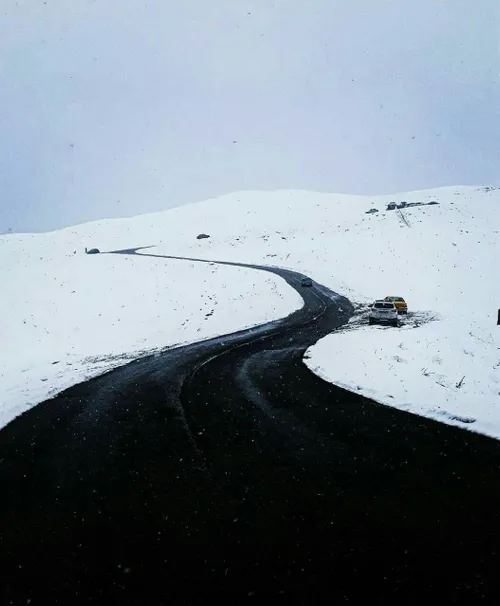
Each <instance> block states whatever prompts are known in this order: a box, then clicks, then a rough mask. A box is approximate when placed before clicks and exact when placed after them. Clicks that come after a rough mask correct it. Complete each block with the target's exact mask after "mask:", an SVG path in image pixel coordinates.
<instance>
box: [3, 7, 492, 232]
mask: <svg viewBox="0 0 500 606" xmlns="http://www.w3.org/2000/svg"><path fill="white" fill-rule="evenodd" d="M499 37H500V1H499V0H474V1H472V0H418V1H417V0H415V1H413V0H274V1H273V0H1V5H0V108H1V112H0V187H1V201H0V233H1V232H3V231H6V230H7V229H8V228H12V229H13V230H14V231H42V230H48V229H55V228H58V227H61V226H65V225H70V224H75V223H80V222H83V221H87V220H92V219H97V218H102V217H113V216H128V215H134V214H139V213H144V212H149V211H157V210H162V209H166V208H169V207H172V206H177V205H180V204H184V203H186V202H193V201H196V200H200V199H206V198H210V197H214V196H217V195H219V194H223V193H227V192H230V191H234V190H239V189H278V188H300V189H310V190H319V191H330V192H342V193H366V194H378V193H392V192H397V191H406V190H412V189H421V188H427V187H434V186H441V185H459V184H472V185H476V184H477V185H483V184H484V185H489V184H493V185H494V184H497V185H498V184H500V110H499V107H500V86H499V72H500V42H499Z"/></svg>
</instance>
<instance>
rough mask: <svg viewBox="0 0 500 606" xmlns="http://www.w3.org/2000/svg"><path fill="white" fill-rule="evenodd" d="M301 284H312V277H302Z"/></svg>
mask: <svg viewBox="0 0 500 606" xmlns="http://www.w3.org/2000/svg"><path fill="white" fill-rule="evenodd" d="M300 285H301V286H312V285H313V281H312V280H311V278H302V279H301V281H300Z"/></svg>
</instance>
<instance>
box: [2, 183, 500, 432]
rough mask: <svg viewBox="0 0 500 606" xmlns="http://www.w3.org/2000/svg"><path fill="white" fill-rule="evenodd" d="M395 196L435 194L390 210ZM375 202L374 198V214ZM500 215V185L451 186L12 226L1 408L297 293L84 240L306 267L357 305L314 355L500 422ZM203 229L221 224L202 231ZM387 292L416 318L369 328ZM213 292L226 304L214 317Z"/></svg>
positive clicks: (258, 313) (274, 196)
mask: <svg viewBox="0 0 500 606" xmlns="http://www.w3.org/2000/svg"><path fill="white" fill-rule="evenodd" d="M393 200H394V201H396V202H401V201H403V200H404V201H406V202H408V203H417V202H422V203H425V204H423V205H421V206H413V207H409V208H407V209H403V210H401V211H399V210H390V211H387V210H385V209H386V205H387V203H389V202H390V201H393ZM428 202H438V204H435V205H428V204H427V203H428ZM370 208H377V209H378V212H375V213H373V214H366V211H367V210H369V209H370ZM499 229H500V190H492V189H488V188H476V187H456V188H441V189H436V190H427V191H421V192H412V193H407V194H401V195H396V196H394V195H392V196H378V197H365V196H347V195H333V194H320V193H310V192H301V191H279V192H271V193H270V192H240V193H236V194H231V195H228V196H223V197H221V198H218V199H215V200H207V201H205V202H201V203H198V204H193V205H189V206H184V207H180V208H176V209H173V210H170V211H166V212H164V213H157V214H154V215H144V216H140V217H136V218H134V219H121V220H112V221H103V222H97V223H90V224H86V225H82V226H78V227H75V228H69V229H66V230H62V231H60V232H54V233H51V234H43V235H36V236H35V235H22V236H5V237H3V238H1V239H0V253H1V258H0V279H1V281H2V282H1V283H2V287H3V288H2V292H3V293H5V295H4V296H3V297H2V301H1V303H0V305H1V306H2V309H1V312H2V316H1V317H2V331H1V335H2V354H1V355H2V358H1V364H2V370H1V371H0V372H1V374H2V376H1V385H2V389H1V392H0V397H1V398H2V405H3V410H4V411H7V412H4V417H3V420H4V422H5V421H6V420H8V419H9V418H12V415H13V414H15V412H18V411H21V410H22V409H23V407H25V406H27V405H29V404H32V403H34V402H36V401H39V400H40V399H42V398H43V397H46V396H47V395H48V394H49V393H53V391H54V390H57V389H60V388H61V387H63V386H66V385H67V384H69V383H70V382H71V381H75V380H80V379H81V378H83V377H84V376H88V375H89V374H92V373H95V372H98V371H100V370H102V368H106V367H107V365H108V364H110V363H114V364H117V363H123V357H124V356H127V355H132V356H134V355H137V353H138V352H139V351H148V350H151V349H153V348H158V347H161V346H166V345H172V344H174V343H177V342H181V341H182V342H185V341H188V340H194V339H201V338H205V337H207V336H209V335H213V334H217V333H226V332H231V331H233V330H236V329H238V328H241V327H243V326H248V325H251V324H255V323H258V322H261V321H264V320H269V319H272V318H276V317H279V316H282V315H286V314H287V313H289V312H291V311H293V310H294V309H296V308H297V307H299V306H300V305H301V302H300V300H299V298H298V296H297V295H296V294H295V293H294V292H293V291H291V289H289V288H288V287H287V286H286V285H285V284H282V283H280V282H279V280H277V279H275V278H273V277H270V276H269V275H260V274H258V273H257V272H252V271H251V270H243V269H241V270H237V269H234V268H219V269H217V268H216V267H215V266H210V265H196V264H189V263H186V262H181V261H178V262H176V261H168V262H166V261H165V260H155V259H151V258H148V259H137V258H133V259H131V258H127V257H118V256H108V255H96V256H92V257H91V256H86V255H83V254H82V252H81V251H82V249H83V247H84V246H98V247H99V248H100V249H101V250H102V251H107V250H108V251H109V250H115V249H119V248H130V247H138V246H148V245H151V246H154V247H155V248H154V249H152V251H153V250H154V252H155V253H158V254H167V255H176V256H191V257H197V258H207V259H213V260H228V261H241V262H249V263H265V264H271V265H280V266H283V267H288V268H291V269H297V270H299V271H301V272H303V273H306V274H309V275H311V276H312V277H313V279H315V280H317V281H318V282H321V283H323V284H325V285H327V286H329V287H330V288H332V289H333V290H336V291H338V292H340V293H342V294H345V295H346V296H348V297H349V298H351V300H352V301H353V302H354V303H356V304H358V305H359V312H360V313H359V314H357V315H356V316H355V318H353V321H352V322H351V323H350V325H349V326H348V327H347V328H346V329H344V330H343V331H340V332H338V333H335V334H333V335H331V336H329V337H327V338H326V339H324V340H322V341H321V342H320V343H318V344H317V345H316V346H315V347H312V348H311V350H310V351H309V352H308V359H307V361H306V362H307V364H308V365H309V367H310V368H312V369H313V370H314V371H315V372H317V373H318V374H320V375H321V376H323V377H325V378H327V379H328V380H331V381H333V382H336V383H339V384H341V385H345V386H348V387H349V388H352V389H356V390H357V391H359V392H361V393H366V394H367V395H369V396H371V397H373V398H374V399H376V400H378V401H380V402H383V403H386V404H389V405H391V406H397V407H401V408H405V409H407V410H411V411H414V412H418V413H419V414H424V415H427V416H433V417H435V418H439V419H441V420H443V421H445V422H448V423H453V424H458V425H461V426H464V427H468V428H472V429H474V430H477V431H481V432H484V433H488V434H490V435H495V436H500V349H499V348H500V327H497V326H496V316H497V310H498V308H499V307H500V281H499V280H498V279H497V276H496V274H495V272H494V260H495V259H496V258H497V257H498V256H499V255H500V240H499V238H498V230H499ZM200 232H206V233H207V234H210V238H208V239H203V240H197V239H196V235H197V234H198V233H200ZM75 250H76V251H77V252H76V253H74V251H75ZM152 251H151V252H152ZM73 291H74V292H73ZM388 294H394V295H401V296H404V297H405V298H406V299H407V301H408V304H409V308H410V314H409V317H408V320H407V322H406V325H405V326H404V327H401V328H399V329H393V328H380V327H368V326H366V323H365V319H364V317H363V306H366V304H367V303H368V302H370V301H372V300H373V299H374V298H378V297H383V296H385V295H388ZM263 295H265V296H263ZM208 296H211V297H212V299H213V300H215V299H216V300H217V308H216V309H217V311H218V314H217V313H215V312H214V315H213V316H208V319H205V318H206V316H205V314H206V313H208V312H209V311H210V310H211V309H212V307H213V306H212V305H211V304H208V303H207V301H209V299H208ZM122 306H124V307H122ZM209 308H210V309H209ZM99 314H101V315H99ZM109 356H112V357H113V361H112V362H110V361H109ZM56 361H57V362H58V364H55V365H53V364H52V362H56ZM68 364H71V365H72V366H68ZM68 369H70V370H68ZM13 411H14V412H13ZM473 420H474V422H472V421H473Z"/></svg>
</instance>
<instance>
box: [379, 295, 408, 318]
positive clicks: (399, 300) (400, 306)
mask: <svg viewBox="0 0 500 606" xmlns="http://www.w3.org/2000/svg"><path fill="white" fill-rule="evenodd" d="M384 301H392V302H393V303H394V305H395V306H396V309H397V310H398V313H400V314H407V313H408V304H407V303H406V301H405V300H404V299H403V297H392V296H391V297H385V299H384Z"/></svg>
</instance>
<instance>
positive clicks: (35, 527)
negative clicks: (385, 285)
mask: <svg viewBox="0 0 500 606" xmlns="http://www.w3.org/2000/svg"><path fill="white" fill-rule="evenodd" d="M137 250H138V249H131V250H128V251H116V252H117V253H119V252H121V253H122V254H136V251H137ZM144 256H146V257H147V256H148V255H147V254H144ZM151 256H157V255H151ZM145 263H147V259H145ZM255 267H256V268H259V267H258V266H255ZM260 269H266V268H260ZM267 269H268V270H270V271H273V272H275V273H277V274H278V275H280V276H281V277H283V278H284V279H285V280H286V281H287V282H288V283H289V284H290V285H291V286H293V287H294V288H297V289H298V290H299V291H300V293H301V294H302V296H303V297H304V301H305V305H304V307H303V309H301V310H299V311H297V312H296V313H294V314H292V315H291V316H289V317H288V318H286V319H284V320H280V321H277V322H273V323H270V324H267V325H264V326H261V327H258V328H255V329H251V330H246V331H242V332H241V333H237V334H234V335H230V336H225V337H220V338H216V339H211V340H209V341H206V342H203V343H198V344H193V345H188V346H186V347H180V348H177V349H172V350H168V351H166V352H165V353H163V354H161V355H156V356H152V357H149V358H144V359H141V360H138V361H136V362H133V363H131V364H129V365H127V366H124V367H122V368H120V369H117V370H114V371H112V372H109V373H108V374H106V375H103V376H101V377H99V378H96V379H93V380H91V381H88V382H86V383H83V384H80V385H76V386H74V387H72V388H70V389H68V390H66V391H65V392H63V393H61V394H59V395H58V396H57V397H55V398H54V399H52V400H49V401H47V402H45V403H43V404H40V405H39V406H37V407H35V408H34V409H32V410H31V411H29V412H28V413H26V414H24V415H23V416H22V417H20V418H18V419H16V420H15V421H14V422H12V423H11V424H9V425H8V426H7V427H6V428H5V429H3V430H2V431H1V432H0V490H1V495H0V605H2V606H3V605H4V604H32V605H36V604H41V603H44V604H51V605H52V604H65V605H66V604H67V605H73V604H117V605H118V604H119V605H123V604H179V603H193V602H196V603H199V602H202V601H203V602H207V601H209V600H211V599H212V598H214V597H216V598H219V599H222V600H223V601H224V602H231V603H250V604H251V603H255V604H257V603H262V599H263V598H264V599H267V598H272V599H273V601H274V600H276V599H279V600H280V601H281V602H282V603H283V602H286V603H304V604H313V603H316V602H318V601H328V602H329V603H352V602H353V600H356V598H360V597H363V598H364V599H365V600H369V601H370V603H371V602H374V603H388V601H391V600H392V599H394V600H395V601H396V600H397V601H398V603H416V602H418V603H420V602H421V600H422V599H423V598H430V597H432V598H440V599H444V600H445V602H443V603H446V604H449V603H467V604H471V603H476V602H478V601H480V600H482V601H483V602H484V601H485V600H488V601H494V602H495V603H498V601H499V600H500V596H499V595H498V594H497V589H498V578H499V575H500V568H499V564H500V558H499V555H498V554H499V550H500V543H499V538H500V532H499V530H500V526H499V517H500V498H499V493H500V443H499V442H497V441H494V440H490V439H488V438H485V437H481V436H478V435H475V434H473V433H470V432H465V431H462V430H460V429H457V428H453V427H448V426H445V425H441V424H438V423H435V422H433V421H429V420H426V419H423V418H419V417H417V416H413V415H409V414H406V413H404V412H400V411H398V410H395V409H392V408H389V407H384V406H380V405H378V404H375V403H374V402H372V401H369V400H366V399H364V398H362V397H360V396H358V395H356V394H352V393H349V392H346V391H343V390H341V389H339V388H336V387H334V386H332V385H330V384H327V383H325V382H323V381H322V380H320V379H319V378H317V377H316V376H315V375H313V374H312V373H311V372H310V371H309V370H308V369H307V368H306V367H305V365H304V364H303V363H302V356H303V354H304V351H305V350H306V348H307V347H308V346H310V345H311V344H312V343H314V342H315V341H316V340H317V339H318V338H320V337H322V336H324V335H325V334H327V333H329V332H331V331H332V330H333V329H335V328H336V327H338V326H340V325H341V324H342V323H344V322H345V321H346V320H347V319H348V318H349V316H350V314H351V313H352V307H351V305H350V303H349V302H348V301H347V300H346V299H344V298H342V297H340V296H338V295H335V294H334V293H331V292H330V291H328V290H327V289H326V288H324V287H322V286H320V285H317V284H314V285H313V287H312V288H300V286H299V284H300V279H301V278H302V277H303V276H302V275H300V274H296V273H294V272H290V271H285V270H281V269H278V268H270V269H269V268H267ZM165 313H168V310H166V311H165ZM345 355H346V356H351V357H352V363H353V364H355V363H356V353H355V352H348V351H346V352H345Z"/></svg>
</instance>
